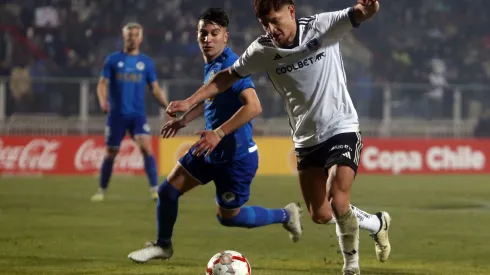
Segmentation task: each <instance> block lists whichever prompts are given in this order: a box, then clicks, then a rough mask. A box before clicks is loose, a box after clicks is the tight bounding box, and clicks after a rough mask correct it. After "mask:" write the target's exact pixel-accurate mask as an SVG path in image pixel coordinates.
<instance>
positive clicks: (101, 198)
mask: <svg viewBox="0 0 490 275" xmlns="http://www.w3.org/2000/svg"><path fill="white" fill-rule="evenodd" d="M104 198H105V195H104V193H103V192H100V191H99V192H97V193H95V195H93V196H92V198H90V200H91V201H93V202H100V201H104Z"/></svg>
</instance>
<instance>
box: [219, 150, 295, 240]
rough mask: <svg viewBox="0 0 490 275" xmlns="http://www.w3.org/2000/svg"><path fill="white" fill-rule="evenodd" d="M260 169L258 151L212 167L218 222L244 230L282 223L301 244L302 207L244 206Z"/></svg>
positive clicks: (291, 205) (289, 205) (292, 205)
mask: <svg viewBox="0 0 490 275" xmlns="http://www.w3.org/2000/svg"><path fill="white" fill-rule="evenodd" d="M257 168H258V154H257V151H255V152H252V153H250V154H248V155H247V156H245V157H244V158H242V159H239V160H235V161H233V162H231V163H227V164H223V165H214V166H213V170H214V171H215V174H216V176H215V177H214V182H215V185H216V202H217V204H218V206H217V218H218V221H219V222H220V223H221V224H222V225H224V226H229V227H243V228H255V227H261V226H266V225H270V224H282V225H283V227H284V228H285V229H286V230H287V231H288V232H290V235H291V239H292V240H293V241H294V242H296V241H298V240H299V238H300V237H301V234H302V227H301V208H300V207H299V204H296V203H290V204H288V205H287V206H286V207H284V208H277V209H272V208H265V207H262V206H243V205H245V203H247V201H248V199H249V196H250V185H251V183H252V180H253V178H254V177H255V174H256V172H257Z"/></svg>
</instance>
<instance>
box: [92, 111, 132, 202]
mask: <svg viewBox="0 0 490 275" xmlns="http://www.w3.org/2000/svg"><path fill="white" fill-rule="evenodd" d="M124 134H125V125H124V122H123V121H122V120H121V119H118V118H117V117H114V116H110V115H109V116H108V118H107V123H106V128H105V143H106V152H105V155H104V159H103V161H102V165H101V166H100V177H99V190H98V191H97V193H95V195H93V196H92V198H91V200H92V201H103V200H104V197H105V194H106V191H107V188H108V187H109V181H110V179H111V176H112V168H113V166H114V160H115V159H116V156H117V153H118V152H119V145H120V144H121V141H122V139H123V138H124Z"/></svg>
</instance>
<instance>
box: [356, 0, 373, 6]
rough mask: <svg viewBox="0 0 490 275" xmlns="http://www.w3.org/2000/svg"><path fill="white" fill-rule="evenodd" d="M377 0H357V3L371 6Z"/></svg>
mask: <svg viewBox="0 0 490 275" xmlns="http://www.w3.org/2000/svg"><path fill="white" fill-rule="evenodd" d="M377 1H378V0H357V3H359V4H361V5H363V6H371V5H373V4H374V3H376V2H377Z"/></svg>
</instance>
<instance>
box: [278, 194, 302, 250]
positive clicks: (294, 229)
mask: <svg viewBox="0 0 490 275" xmlns="http://www.w3.org/2000/svg"><path fill="white" fill-rule="evenodd" d="M284 209H285V210H286V211H288V213H289V221H288V222H286V223H284V224H283V225H282V226H283V227H284V229H286V230H287V231H288V232H289V237H290V238H291V240H292V241H293V242H297V241H298V240H299V239H300V238H301V235H302V234H303V226H301V216H302V213H303V210H302V209H301V206H300V204H299V203H290V204H288V205H286V207H284Z"/></svg>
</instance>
